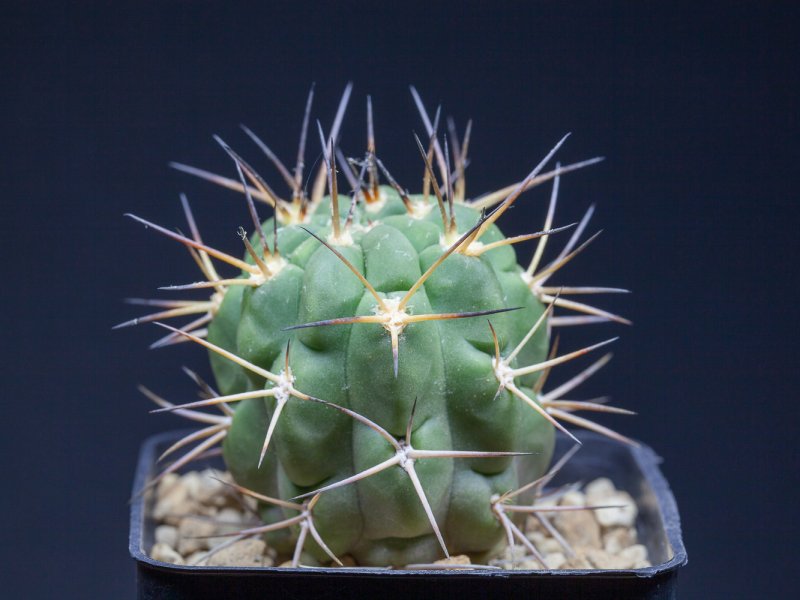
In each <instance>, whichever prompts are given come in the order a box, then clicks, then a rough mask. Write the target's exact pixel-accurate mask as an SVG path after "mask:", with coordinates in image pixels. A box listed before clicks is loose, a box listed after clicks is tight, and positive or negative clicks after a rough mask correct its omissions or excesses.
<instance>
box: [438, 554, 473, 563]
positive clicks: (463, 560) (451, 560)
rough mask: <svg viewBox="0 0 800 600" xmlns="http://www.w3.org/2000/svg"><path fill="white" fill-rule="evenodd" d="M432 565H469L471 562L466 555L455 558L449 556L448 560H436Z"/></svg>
mask: <svg viewBox="0 0 800 600" xmlns="http://www.w3.org/2000/svg"><path fill="white" fill-rule="evenodd" d="M433 564H435V565H471V564H472V561H471V560H470V559H469V556H467V555H466V554H459V555H457V556H451V557H450V558H443V559H441V560H437V561H435V562H434V563H433Z"/></svg>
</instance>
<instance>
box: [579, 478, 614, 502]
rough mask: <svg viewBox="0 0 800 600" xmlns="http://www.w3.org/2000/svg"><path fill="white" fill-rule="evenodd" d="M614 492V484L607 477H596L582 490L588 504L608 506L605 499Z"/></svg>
mask: <svg viewBox="0 0 800 600" xmlns="http://www.w3.org/2000/svg"><path fill="white" fill-rule="evenodd" d="M615 491H616V488H615V487H614V483H613V482H612V481H611V480H610V479H608V478H607V477H598V478H597V479H595V480H594V481H591V482H590V483H588V484H587V485H586V487H585V488H584V493H585V494H586V500H587V501H588V502H589V504H608V502H606V499H607V498H609V497H610V496H611V495H612V494H613V493H614V492H615Z"/></svg>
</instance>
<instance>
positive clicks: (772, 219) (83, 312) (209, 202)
mask: <svg viewBox="0 0 800 600" xmlns="http://www.w3.org/2000/svg"><path fill="white" fill-rule="evenodd" d="M299 4H300V3H293V4H288V5H282V4H279V3H271V4H270V5H269V6H262V7H260V8H259V7H258V5H252V6H249V5H244V4H235V5H234V4H228V3H223V2H192V3H190V2H161V3H141V4H140V5H139V6H134V7H129V6H125V5H123V4H121V3H117V2H109V3H94V4H92V3H88V2H82V3H74V4H73V3H64V5H61V6H58V5H44V4H40V3H18V4H16V5H9V4H6V5H4V8H3V16H2V19H1V20H0V28H2V31H1V35H0V49H2V50H1V51H2V69H3V77H2V81H3V91H2V93H0V108H2V113H1V114H2V137H0V143H1V144H2V148H3V159H2V162H1V163H0V164H2V173H3V175H2V177H0V199H2V203H3V209H4V212H3V217H2V221H1V222H2V230H1V231H2V235H0V243H1V244H2V257H3V263H2V264H3V281H4V286H3V290H2V294H0V297H2V301H3V308H2V311H1V312H0V319H2V334H3V342H2V343H3V346H2V353H3V361H2V362H3V371H4V375H3V381H4V383H5V384H6V385H5V386H4V387H5V392H4V394H3V402H4V405H3V407H4V424H3V432H2V436H1V437H0V444H1V446H2V456H3V458H4V460H5V466H4V480H5V484H4V485H3V493H2V499H3V503H4V504H8V506H7V507H4V508H3V511H2V514H3V531H2V539H3V543H2V553H3V557H2V558H3V571H4V572H5V573H7V574H11V575H12V577H13V580H12V581H11V584H10V585H11V588H10V589H11V591H12V592H13V593H9V592H8V588H6V591H5V592H4V596H5V597H14V598H22V597H26V598H34V597H41V598H49V597H56V596H62V597H75V598H126V597H132V596H133V566H132V562H131V560H130V559H129V558H128V556H127V547H126V546H127V539H126V536H127V522H126V519H127V506H126V500H127V497H128V493H129V486H130V483H131V474H132V470H133V467H134V462H135V457H136V452H137V447H138V445H139V443H140V442H141V440H142V438H143V437H144V436H146V435H148V434H150V433H153V432H156V431H160V430H164V429H167V428H172V427H175V426H177V425H179V422H178V420H177V419H172V418H171V417H165V416H153V415H148V414H147V410H148V409H149V406H148V404H147V402H146V401H145V400H144V399H143V398H141V397H140V396H139V395H138V394H137V393H136V391H135V384H136V383H137V382H139V381H142V382H145V383H147V384H149V385H151V386H152V387H154V388H155V389H157V390H158V391H160V392H163V393H164V394H165V395H167V396H169V397H171V398H175V399H180V398H181V397H186V396H187V394H191V393H192V392H191V387H190V385H189V384H188V382H187V381H183V380H182V376H181V375H180V373H179V368H178V367H179V366H180V365H181V364H189V365H192V366H199V367H202V366H203V365H204V359H203V357H202V355H201V353H200V351H199V350H197V349H196V348H189V347H188V346H187V345H184V346H182V347H180V348H174V349H167V350H161V351H158V352H148V351H146V350H145V347H146V345H147V343H148V342H149V341H152V340H153V339H154V338H155V336H156V335H157V332H156V331H155V330H154V329H153V328H148V327H143V328H140V329H137V330H128V331H124V332H113V333H112V332H111V331H110V326H111V325H112V324H114V323H116V322H119V321H121V320H124V319H126V318H129V317H131V316H133V314H132V309H131V308H130V307H127V306H125V305H123V304H122V303H121V299H122V298H123V297H126V296H151V295H153V294H154V293H156V292H155V291H154V290H155V288H156V287H157V286H158V285H164V284H169V283H184V282H187V281H190V280H192V278H194V276H195V273H194V271H193V270H192V269H193V267H192V266H191V265H190V263H189V261H188V260H187V256H186V253H185V252H184V251H182V250H181V249H179V248H178V247H177V246H176V245H175V244H174V243H172V242H169V241H167V240H163V239H158V238H157V236H156V235H155V234H154V233H153V232H151V231H145V230H143V229H142V228H141V227H139V226H137V225H135V224H134V223H132V222H130V221H128V220H126V219H124V218H123V217H122V213H123V212H126V211H133V212H136V213H138V214H140V215H142V216H145V217H147V218H151V219H153V220H155V221H157V222H159V223H161V224H164V225H166V226H169V227H173V226H176V225H182V217H181V214H180V207H179V204H178V201H177V194H178V192H180V191H185V192H187V193H188V194H189V195H190V198H191V199H192V200H193V202H194V207H195V211H196V214H197V216H198V219H199V221H200V225H201V227H202V228H203V230H204V231H206V232H207V238H208V240H209V241H211V242H212V243H214V244H217V245H219V246H221V247H223V248H226V249H228V250H231V251H233V250H236V251H237V252H238V245H237V242H238V240H237V239H236V238H235V235H234V234H235V228H236V226H238V225H239V224H242V223H246V222H247V215H246V212H245V209H244V204H243V203H242V201H241V199H240V198H238V197H237V196H236V195H234V194H231V193H229V192H225V191H222V190H218V189H215V188H213V186H211V185H208V184H204V183H202V182H199V181H194V180H191V179H190V178H188V177H187V176H184V175H181V174H179V173H176V172H174V171H171V170H169V169H168V168H167V167H166V163H167V162H168V161H169V160H180V161H184V162H189V163H191V164H196V165H198V166H204V167H210V168H212V169H214V170H217V171H223V172H226V173H227V174H228V175H231V176H232V175H233V173H232V171H231V169H230V162H229V160H228V159H227V158H226V157H225V156H224V155H223V153H222V152H221V150H220V149H219V148H218V147H217V146H216V145H215V144H214V143H213V142H212V140H211V139H210V135H211V134H212V133H218V134H220V135H222V136H223V137H224V138H226V139H227V140H228V141H229V142H230V143H232V144H233V145H234V146H235V147H237V148H240V149H242V150H243V152H246V154H247V156H249V157H252V158H254V159H256V158H257V157H258V154H257V152H256V151H255V149H254V148H252V147H251V146H250V145H249V144H248V142H247V140H246V139H245V138H244V136H243V135H242V134H241V132H240V131H239V130H238V124H239V123H240V122H243V123H246V124H248V125H250V126H251V127H253V128H254V129H255V130H256V131H258V132H259V133H260V134H262V135H263V136H264V137H265V139H267V140H268V142H269V143H270V144H271V145H272V147H273V149H274V150H276V151H277V152H278V154H279V155H280V156H282V157H286V160H290V157H291V156H293V154H294V152H295V150H294V148H295V144H296V138H297V133H298V129H299V124H300V118H301V114H302V104H303V101H304V98H305V94H306V91H307V88H308V86H309V84H310V83H311V82H312V81H315V82H316V84H317V104H316V107H315V110H314V115H315V116H317V117H320V118H321V119H322V120H323V122H324V123H326V125H327V126H329V124H330V121H331V119H332V116H333V112H334V110H335V105H336V102H337V101H338V96H339V94H340V92H341V89H342V87H343V86H344V84H345V83H346V81H348V80H350V79H352V80H353V81H354V82H355V93H354V97H353V102H352V104H351V111H350V113H349V116H348V119H347V121H346V127H345V133H344V139H343V146H344V148H345V150H346V151H348V152H349V153H350V154H359V153H360V152H362V151H363V135H364V126H363V114H364V111H363V106H364V96H365V94H366V93H371V94H372V95H373V100H374V103H375V113H376V123H377V125H376V126H377V139H378V150H379V154H380V155H381V156H382V157H383V159H384V161H385V162H386V163H387V164H388V165H391V167H390V168H392V170H393V172H394V175H395V176H396V177H397V178H398V179H400V180H401V181H402V182H403V183H404V184H405V185H407V186H408V187H411V188H414V187H415V186H417V185H418V181H419V178H420V177H421V173H422V171H421V166H420V161H419V159H418V156H417V154H416V150H415V147H414V145H413V139H412V137H411V132H412V130H417V131H419V130H420V129H421V125H420V123H419V120H418V117H417V116H416V114H415V111H414V108H413V104H412V102H411V98H410V96H409V94H408V91H407V86H408V84H410V83H413V84H414V85H416V86H417V88H418V89H419V90H420V92H421V94H422V96H423V98H424V99H425V100H426V102H427V104H428V106H429V108H431V109H432V107H433V106H434V104H435V103H437V102H442V103H443V104H444V108H445V110H446V112H449V113H450V114H453V115H454V116H455V117H456V118H457V120H458V121H459V122H463V121H465V120H466V119H467V118H468V117H473V118H474V119H475V132H474V138H473V142H474V143H473V146H472V158H473V163H472V166H471V168H470V176H469V178H468V186H469V189H470V191H471V192H473V193H478V192H483V191H489V190H492V189H495V188H497V187H499V186H502V185H506V184H508V183H510V182H512V181H515V180H518V179H519V178H521V177H522V176H524V174H526V173H527V171H528V170H529V169H530V168H531V167H532V165H534V164H535V163H536V162H537V161H538V159H539V158H540V157H541V156H542V155H543V154H544V153H546V151H547V150H548V149H549V147H550V146H551V145H552V144H553V143H554V142H555V141H556V140H557V139H559V138H560V137H561V135H563V133H565V132H566V131H572V132H574V134H573V136H572V138H571V139H570V140H569V142H568V143H567V145H566V146H565V148H564V149H563V151H562V153H561V154H560V157H561V159H562V160H564V161H572V160H578V159H581V158H586V157H590V156H594V155H596V154H601V155H604V156H606V157H607V160H606V161H605V162H604V163H603V164H601V165H600V166H597V167H593V168H592V169H590V170H587V171H584V172H581V173H577V174H575V175H571V176H569V177H567V178H565V179H564V180H563V182H562V194H561V198H562V204H561V209H560V211H559V222H561V223H566V222H570V221H572V220H575V219H576V218H577V217H579V216H580V214H581V213H582V211H583V210H585V208H586V207H587V206H588V205H589V204H590V203H591V202H597V203H598V205H599V209H598V216H597V219H596V220H595V223H594V225H595V227H596V228H603V229H604V230H605V233H604V234H603V236H601V238H600V240H599V241H598V242H597V243H596V244H595V245H594V247H593V248H592V249H591V251H590V252H587V253H586V254H585V255H583V256H582V257H581V258H580V260H577V261H575V262H574V263H573V264H572V265H571V266H570V267H569V269H568V270H566V271H565V273H564V276H563V278H562V279H561V280H560V281H562V282H564V283H579V284H581V283H588V284H602V285H619V286H623V287H630V288H632V289H633V290H634V291H635V293H634V294H633V295H631V296H627V297H624V298H609V299H606V300H605V301H604V306H606V307H609V308H612V309H615V310H619V311H622V312H623V313H624V314H625V315H626V316H629V317H630V318H632V319H633V321H634V322H635V326H634V327H633V328H622V327H610V326H607V325H603V326H596V329H592V330H590V331H586V332H584V333H582V334H573V333H570V337H569V344H572V345H573V347H574V345H576V344H578V343H580V342H581V341H592V340H597V339H600V338H601V337H605V336H606V335H608V334H611V333H612V332H615V333H621V334H622V336H623V337H622V339H621V340H620V342H618V343H617V345H616V348H615V353H616V358H615V360H614V361H613V363H612V365H611V366H610V367H609V368H607V369H606V370H605V372H603V373H602V374H601V375H599V376H598V377H597V378H596V380H595V381H593V382H592V384H591V385H590V386H588V388H587V390H586V393H587V396H588V395H591V394H592V393H606V392H608V393H611V394H612V395H613V396H614V397H615V399H616V400H617V401H618V402H619V403H620V404H623V405H625V406H628V407H630V408H633V409H635V410H638V411H639V412H640V415H639V416H637V417H634V418H630V419H621V418H616V419H614V420H612V421H607V422H608V423H610V424H613V425H615V426H618V428H619V429H620V430H621V431H623V432H624V433H627V434H629V435H632V436H635V437H637V438H640V439H643V440H645V441H646V442H647V443H649V444H650V445H652V446H653V447H654V448H655V449H656V450H657V451H658V452H659V453H660V454H661V455H662V456H663V457H664V459H665V463H664V466H663V468H664V472H665V473H666V475H667V477H668V478H669V479H670V481H671V483H672V486H673V489H674V492H675V495H676V497H677V500H678V503H679V507H680V509H681V513H682V517H683V524H684V536H685V541H686V544H687V547H688V551H689V556H690V564H689V566H688V567H687V568H686V569H685V570H684V571H683V572H682V574H681V588H682V592H683V593H682V597H686V598H765V597H770V596H772V595H773V594H778V593H780V592H782V591H784V590H785V589H789V584H790V581H789V580H790V579H791V573H792V572H793V571H794V567H795V562H796V560H793V558H794V557H793V554H794V552H793V549H794V548H796V546H797V539H798V521H799V520H798V518H797V513H796V505H797V499H798V498H797V484H798V480H797V467H798V465H797V446H796V440H795V438H796V435H797V416H798V410H797V383H798V381H797V379H798V378H797V373H796V371H797V355H796V352H795V346H796V339H797V326H796V324H795V318H794V314H793V313H794V312H795V311H794V310H791V309H792V308H794V306H793V303H794V301H795V299H796V294H795V293H794V290H793V284H794V280H795V278H796V272H797V266H796V258H795V252H796V247H797V246H796V241H795V235H796V230H797V225H798V218H797V216H798V213H797V208H796V203H797V201H798V194H797V187H796V175H797V168H796V165H797V159H798V155H797V140H798V133H799V132H798V121H797V113H796V110H797V106H798V82H797V76H798V72H800V71H798V65H797V59H796V57H797V55H798V50H800V48H798V37H797V31H798V25H800V22H798V10H797V5H796V4H793V3H788V2H787V3H777V2H775V3H733V2H717V3H667V2H663V3H651V2H646V3H645V2H642V3H613V4H606V3H596V2H582V3H570V4H568V5H565V3H557V2H551V3H538V2H537V3H523V2H519V3H503V2H499V3H492V4H493V7H489V6H486V5H488V4H489V3H488V2H486V3H481V4H484V6H482V5H481V4H478V3H472V2H461V3H453V4H450V5H447V6H444V5H442V6H429V5H426V4H425V3H415V2H405V3H403V8H402V9H397V10H389V9H388V8H386V7H384V8H378V7H376V6H374V4H377V3H359V2H347V1H340V2H337V3H335V4H333V3H330V4H326V5H324V6H319V5H318V6H300V5H299ZM313 140H314V142H315V141H316V139H315V138H313ZM311 148H312V151H311V152H310V153H309V155H310V161H313V160H315V159H316V157H317V154H318V150H317V145H316V144H315V143H312V146H311ZM263 170H264V172H266V173H268V174H269V176H270V180H271V181H273V182H274V183H275V185H276V187H279V186H280V183H281V182H280V181H279V179H278V178H277V177H276V176H275V175H273V173H272V172H271V171H270V170H269V169H268V168H266V167H265V168H264V169H263ZM281 189H282V188H281ZM546 197H547V191H543V190H540V191H539V192H537V193H532V194H530V195H528V196H527V197H525V199H524V201H521V202H520V206H519V207H518V208H516V209H515V210H514V211H513V213H512V216H509V217H508V218H506V219H505V220H504V223H503V225H504V227H505V228H506V229H507V230H508V231H509V232H510V233H523V232H527V231H531V230H533V229H535V228H536V227H537V225H538V224H539V223H540V221H541V219H542V216H543V214H544V205H545V202H546ZM523 251H528V252H529V250H523ZM601 301H603V300H602V299H601ZM134 312H135V311H134ZM790 557H791V558H790ZM4 585H7V584H4Z"/></svg>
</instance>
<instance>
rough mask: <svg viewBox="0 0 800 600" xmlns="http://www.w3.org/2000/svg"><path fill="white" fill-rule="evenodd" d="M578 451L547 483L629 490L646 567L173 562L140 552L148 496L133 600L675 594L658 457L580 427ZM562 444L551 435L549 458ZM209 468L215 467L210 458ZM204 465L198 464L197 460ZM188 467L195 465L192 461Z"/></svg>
mask: <svg viewBox="0 0 800 600" xmlns="http://www.w3.org/2000/svg"><path fill="white" fill-rule="evenodd" d="M182 433H185V432H170V433H166V434H161V435H157V436H154V437H151V438H149V439H148V440H146V441H145V443H144V445H143V446H142V451H141V455H140V458H139V464H138V467H137V470H136V479H135V482H134V491H137V490H140V489H141V488H142V487H143V486H144V485H145V484H146V482H147V481H148V479H149V478H150V477H152V476H153V474H154V473H155V472H156V465H155V460H156V457H157V456H158V455H159V454H160V453H161V452H162V451H163V450H164V449H165V448H167V447H168V446H169V445H170V444H171V443H172V442H174V441H175V440H176V439H178V438H179V437H180V435H181V434H182ZM580 437H581V440H582V441H583V448H582V449H581V451H580V452H578V453H577V454H576V455H575V457H574V458H573V459H572V460H571V461H570V462H569V463H568V464H567V465H566V466H565V467H564V469H563V470H562V472H561V473H560V474H559V477H558V479H557V480H556V481H555V482H554V483H558V482H559V481H562V482H571V481H578V480H583V481H588V480H591V479H594V478H596V477H609V478H610V479H611V480H612V481H613V482H614V484H615V485H616V487H617V488H620V489H624V490H626V491H627V492H628V493H630V494H631V496H633V498H634V499H635V500H636V503H637V505H638V507H639V517H638V520H637V530H638V535H639V540H640V542H641V543H643V544H645V546H647V550H648V553H649V556H650V560H651V562H652V563H653V564H654V565H655V566H653V567H648V568H644V569H629V570H613V571H611V570H608V571H606V570H603V571H598V570H593V571H589V570H560V571H499V570H498V571H479V570H469V571H468V570H464V571H461V570H459V571H401V570H391V571H382V572H381V573H380V574H377V573H376V572H375V571H374V570H368V569H358V568H348V569H285V568H282V569H279V568H252V567H250V568H236V567H189V566H176V565H171V564H166V563H162V562H159V561H156V560H153V559H152V558H150V557H149V556H147V554H146V550H149V549H150V547H151V546H152V545H153V533H154V523H153V521H152V519H151V518H150V516H149V515H150V512H151V510H150V509H151V508H152V507H151V506H150V502H148V501H147V500H146V499H144V498H143V497H141V496H137V498H136V500H135V501H134V502H133V504H132V507H131V531H130V553H131V556H133V558H134V559H135V560H136V568H137V588H138V598H140V599H141V600H156V599H158V600H166V599H169V600H173V599H174V600H190V599H191V600H200V599H206V598H209V599H210V598H236V599H237V600H247V599H250V598H258V599H259V600H264V599H265V598H295V599H298V600H303V599H305V598H308V599H309V600H310V599H314V600H322V599H324V598H337V599H338V598H354V599H355V598H358V599H365V598H367V599H371V598H380V599H381V600H385V599H387V598H393V597H398V598H400V597H402V598H404V599H406V600H408V599H409V598H442V599H446V600H453V599H454V598H470V599H472V598H502V599H503V600H508V599H509V598H518V597H525V598H547V600H553V599H555V598H571V599H580V598H591V599H592V600H604V599H609V600H611V599H615V600H619V599H624V598H641V599H647V600H666V599H673V598H676V597H677V580H678V570H679V569H680V567H682V566H683V565H685V564H686V562H687V557H686V550H685V549H684V547H683V540H682V539H681V527H680V520H679V517H678V509H677V506H676V504H675V499H674V497H673V496H672V492H671V491H670V489H669V486H668V485H667V482H666V480H665V479H664V477H663V475H662V474H661V472H660V471H659V469H658V463H659V462H660V459H659V458H658V456H657V455H656V454H655V453H654V452H653V451H652V450H651V449H650V448H648V447H646V446H642V447H641V448H630V447H628V446H623V445H621V444H619V443H616V442H612V441H610V440H607V439H606V438H604V437H602V436H599V435H596V434H592V433H589V432H583V433H582V434H581V436H580ZM567 447H568V444H567V442H566V440H563V439H559V443H558V447H557V451H556V453H557V455H558V454H560V453H562V452H564V451H565V450H566V449H567ZM209 465H212V466H219V463H213V461H211V462H210V463H209ZM200 466H202V465H200ZM193 468H198V465H197V463H195V464H194V465H193Z"/></svg>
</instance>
